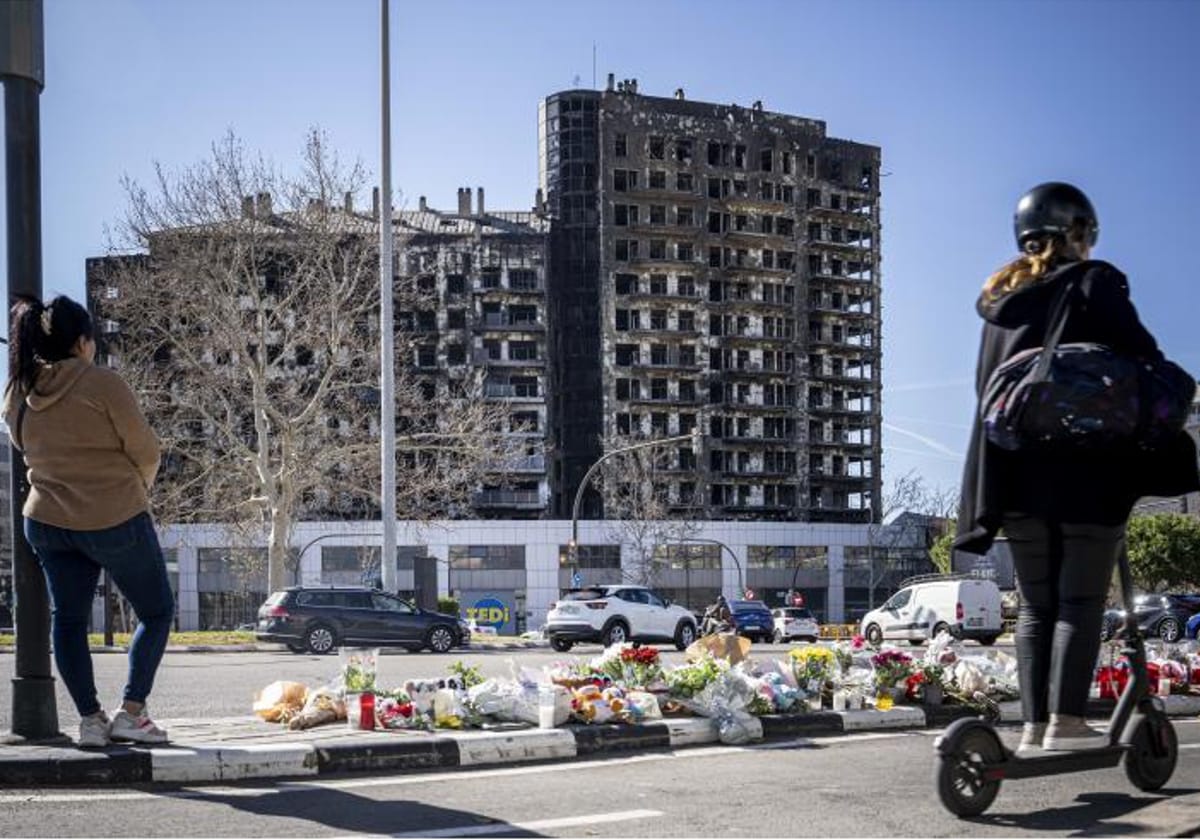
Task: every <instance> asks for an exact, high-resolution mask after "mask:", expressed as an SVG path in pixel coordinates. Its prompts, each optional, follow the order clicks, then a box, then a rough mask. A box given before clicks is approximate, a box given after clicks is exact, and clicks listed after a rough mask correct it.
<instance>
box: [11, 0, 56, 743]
mask: <svg viewBox="0 0 1200 840" xmlns="http://www.w3.org/2000/svg"><path fill="white" fill-rule="evenodd" d="M0 76H2V77H3V79H4V170H5V177H6V179H7V188H6V190H5V207H6V209H7V211H8V230H7V236H8V303H9V306H10V308H11V306H12V304H13V303H15V302H16V300H17V298H18V297H33V298H38V299H41V297H42V230H41V218H42V196H41V152H40V133H41V128H40V114H39V107H38V101H39V100H38V97H39V96H41V93H42V88H43V87H45V82H46V75H45V48H44V42H43V35H42V0H6V2H3V3H0ZM9 353H12V346H11V345H10V346H9ZM9 463H10V464H11V465H12V476H11V482H12V485H11V486H12V511H11V512H10V515H11V518H12V525H13V592H14V594H15V596H16V609H15V612H16V615H15V619H16V620H15V622H14V623H15V625H16V631H17V640H16V641H17V645H16V647H17V650H16V663H15V665H16V668H15V676H14V677H13V691H12V734H13V736H14V740H21V739H28V740H39V739H46V738H52V737H54V736H57V735H58V709H57V706H56V704H55V695H54V677H53V675H52V674H51V672H50V601H49V597H48V596H47V594H46V584H45V580H44V578H43V577H42V573H41V570H40V569H39V568H38V564H37V559H36V558H35V557H34V555H33V550H32V549H31V548H30V547H29V543H28V542H26V541H25V530H24V523H23V521H22V517H21V508H22V507H24V505H25V499H26V497H28V495H29V483H28V481H27V480H26V476H25V470H24V469H22V468H21V465H22V464H23V463H24V459H23V457H22V455H21V453H20V452H18V451H17V450H16V449H15V448H14V449H13V450H12V452H11V458H10V461H9Z"/></svg>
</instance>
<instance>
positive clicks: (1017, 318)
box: [954, 260, 1200, 554]
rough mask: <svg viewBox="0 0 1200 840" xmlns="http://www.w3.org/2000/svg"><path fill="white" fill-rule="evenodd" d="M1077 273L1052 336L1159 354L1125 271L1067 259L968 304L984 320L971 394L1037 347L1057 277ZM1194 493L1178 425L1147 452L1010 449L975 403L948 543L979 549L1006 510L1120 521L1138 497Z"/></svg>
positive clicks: (1195, 481) (1190, 449)
mask: <svg viewBox="0 0 1200 840" xmlns="http://www.w3.org/2000/svg"><path fill="white" fill-rule="evenodd" d="M1069 278H1078V282H1077V292H1076V294H1075V296H1074V298H1073V302H1072V304H1071V309H1070V314H1069V315H1068V317H1067V323H1066V326H1065V328H1064V330H1063V335H1062V338H1061V340H1060V342H1061V343H1063V344H1066V343H1069V342H1077V341H1079V342H1082V341H1089V342H1096V343H1099V344H1105V345H1108V346H1109V347H1111V348H1112V349H1114V350H1116V351H1118V352H1122V353H1127V354H1129V355H1132V356H1141V357H1147V358H1155V359H1157V358H1161V357H1162V353H1161V352H1160V351H1159V349H1158V344H1157V343H1156V342H1155V340H1154V337H1153V336H1152V335H1150V333H1149V332H1147V330H1146V328H1145V327H1143V326H1142V323H1141V321H1139V320H1138V316H1137V311H1136V310H1135V309H1134V308H1133V304H1132V303H1131V302H1130V300H1129V286H1128V284H1127V283H1126V281H1125V275H1123V274H1122V273H1121V272H1120V271H1118V270H1117V269H1116V268H1114V267H1113V266H1111V265H1109V264H1108V263H1106V262H1100V261H1097V260H1090V261H1087V262H1076V263H1068V264H1066V265H1063V266H1060V267H1059V268H1057V269H1055V270H1054V271H1052V272H1051V273H1050V274H1049V275H1047V277H1046V278H1045V279H1044V280H1042V281H1041V282H1038V283H1034V284H1033V285H1030V286H1025V287H1023V288H1021V289H1018V290H1016V291H1014V292H1010V293H1008V294H1006V295H1003V296H1002V297H1000V298H999V299H997V300H994V301H989V300H986V299H985V298H984V297H982V296H981V297H980V299H979V302H978V304H977V305H976V308H977V309H978V311H979V315H980V316H981V317H982V318H983V319H984V326H983V338H982V341H981V343H980V348H979V362H978V365H977V367H976V371H975V393H976V395H977V396H978V395H979V394H980V393H982V391H983V387H984V385H985V384H986V383H987V380H988V377H990V376H991V374H992V371H994V370H995V369H996V368H997V367H998V366H999V365H1001V364H1002V363H1004V362H1005V361H1007V360H1008V359H1009V358H1011V357H1012V356H1014V355H1015V354H1016V353H1018V352H1020V351H1022V350H1027V349H1029V348H1031V347H1041V346H1042V342H1043V337H1044V336H1045V333H1046V328H1047V321H1048V320H1049V318H1050V315H1051V312H1050V310H1051V309H1052V308H1053V307H1054V302H1055V299H1056V296H1057V295H1058V292H1059V290H1060V289H1061V288H1062V286H1063V283H1064V282H1065V281H1066V280H1067V279H1069ZM1194 490H1200V475H1198V473H1197V467H1196V449H1195V445H1194V444H1193V443H1192V439H1191V437H1190V436H1189V435H1188V434H1187V433H1186V432H1180V433H1179V436H1178V437H1177V438H1176V439H1175V440H1173V441H1172V442H1171V444H1170V445H1169V446H1166V447H1163V448H1161V449H1159V450H1156V451H1155V452H1152V453H1148V452H1146V451H1143V450H1140V449H1137V448H1135V447H1133V446H1130V447H1128V448H1125V449H1118V450H1106V451H1105V452H1104V453H1102V454H1101V453H1096V454H1091V453H1080V452H1077V451H1064V452H1061V453H1045V452H1039V453H1036V454H1029V453H1021V452H1009V451H1006V450H1003V449H1000V448H998V447H996V446H994V445H992V444H991V443H989V442H988V441H987V437H986V436H985V435H984V433H983V426H982V423H981V422H980V418H979V411H978V409H977V410H976V412H975V418H974V422H973V423H972V424H971V443H970V445H969V448H968V450H967V461H966V465H965V467H964V469H963V483H962V504H961V508H960V510H959V515H958V536H957V538H956V539H955V541H954V547H955V548H958V549H961V550H963V551H968V552H971V553H973V554H985V553H986V552H987V550H988V548H989V547H990V546H991V544H992V539H993V538H994V537H995V536H996V531H997V530H999V528H1000V524H1001V520H1002V518H1003V515H1004V514H1005V513H1011V512H1019V513H1026V514H1031V515H1033V516H1038V517H1042V518H1045V519H1052V520H1056V521H1059V522H1078V523H1090V524H1102V525H1119V524H1121V523H1122V522H1124V521H1125V520H1126V519H1128V518H1129V512H1130V510H1131V509H1132V508H1133V504H1134V502H1136V501H1137V500H1138V499H1139V498H1140V497H1142V496H1178V495H1182V494H1184V493H1189V492H1192V491H1194Z"/></svg>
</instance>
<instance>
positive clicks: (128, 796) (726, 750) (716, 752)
mask: <svg viewBox="0 0 1200 840" xmlns="http://www.w3.org/2000/svg"><path fill="white" fill-rule="evenodd" d="M1173 723H1175V724H1179V723H1200V719H1197V720H1191V719H1188V720H1182V721H1173ZM939 734H941V733H940V732H939V731H937V730H907V731H895V732H863V733H856V734H852V735H829V736H822V737H817V738H796V739H792V740H788V741H772V742H768V743H764V744H747V745H744V746H726V745H713V746H710V747H689V748H686V749H681V750H678V751H663V752H657V753H647V754H643V755H631V756H623V757H620V758H603V759H590V760H582V761H571V762H555V763H551V764H534V765H522V766H519V767H494V768H490V769H479V770H447V771H444V772H440V773H419V774H412V775H404V776H389V777H376V778H365V779H364V778H356V779H313V780H305V781H294V782H292V781H281V782H279V783H277V784H275V785H273V786H271V787H269V788H266V787H228V786H204V787H194V788H180V789H174V790H163V791H136V792H122V793H115V792H114V793H110V792H106V791H96V792H94V793H33V794H24V795H22V794H8V795H3V794H0V805H40V804H43V803H45V804H60V803H62V804H65V803H72V802H92V801H95V800H97V799H103V800H111V801H141V800H157V799H163V798H176V799H206V798H220V797H231V798H232V797H236V798H246V797H254V796H266V795H272V794H281V793H305V792H315V791H320V790H353V789H358V788H373V787H393V786H394V787H404V786H407V785H423V784H429V783H431V782H452V783H457V782H460V781H466V780H472V779H489V778H498V777H504V776H530V775H537V774H541V773H563V772H569V771H576V772H578V771H589V770H595V769H603V768H605V767H616V766H619V765H628V764H645V763H649V762H657V761H674V760H679V759H700V758H709V757H712V756H722V755H735V754H737V753H744V752H752V751H756V750H764V751H767V750H783V749H794V748H815V747H821V746H827V745H835V746H836V745H839V744H853V743H855V742H858V741H882V740H893V739H899V738H932V737H936V736H937V735H939ZM1179 749H1180V750H1194V749H1200V743H1196V744H1180V745H1179Z"/></svg>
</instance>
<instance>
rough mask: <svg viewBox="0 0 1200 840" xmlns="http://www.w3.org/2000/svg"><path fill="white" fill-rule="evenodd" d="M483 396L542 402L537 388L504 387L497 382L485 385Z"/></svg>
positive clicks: (525, 386)
mask: <svg viewBox="0 0 1200 840" xmlns="http://www.w3.org/2000/svg"><path fill="white" fill-rule="evenodd" d="M483 396H484V397H486V398H488V399H506V400H529V401H531V402H541V401H542V397H541V394H540V393H539V390H538V388H537V386H527V385H504V384H498V383H495V382H485V383H483Z"/></svg>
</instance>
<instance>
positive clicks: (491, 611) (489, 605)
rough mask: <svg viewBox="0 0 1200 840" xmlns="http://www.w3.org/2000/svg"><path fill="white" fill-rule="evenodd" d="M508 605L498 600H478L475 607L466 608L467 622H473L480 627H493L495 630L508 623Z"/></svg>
mask: <svg viewBox="0 0 1200 840" xmlns="http://www.w3.org/2000/svg"><path fill="white" fill-rule="evenodd" d="M508 619H509V610H508V604H506V603H504V602H503V601H501V600H500V599H499V598H480V599H479V600H478V601H476V602H475V606H473V607H467V620H468V621H472V620H473V621H474V622H475V623H476V624H478V625H479V626H481V627H494V628H495V629H496V630H499V629H500V628H502V627H503V626H504V625H505V624H507V623H508Z"/></svg>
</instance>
